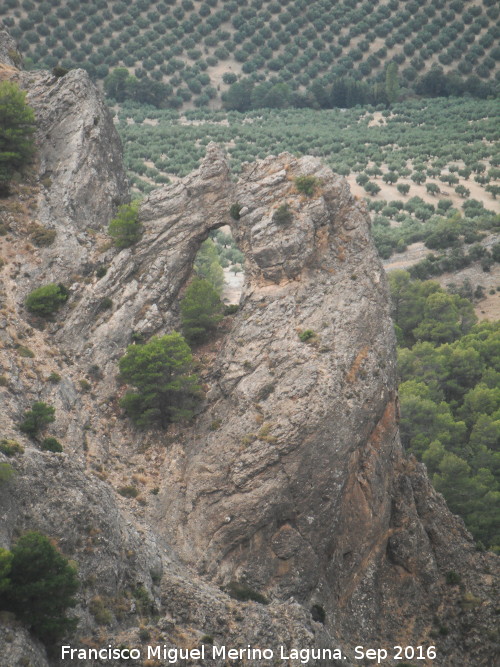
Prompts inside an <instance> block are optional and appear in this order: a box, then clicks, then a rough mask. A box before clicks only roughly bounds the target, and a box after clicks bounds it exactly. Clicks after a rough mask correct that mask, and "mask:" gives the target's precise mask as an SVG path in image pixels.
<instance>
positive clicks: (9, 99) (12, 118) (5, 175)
mask: <svg viewBox="0 0 500 667" xmlns="http://www.w3.org/2000/svg"><path fill="white" fill-rule="evenodd" d="M25 98H26V93H24V92H23V91H21V90H19V88H18V87H17V86H16V84H15V83H11V82H10V81H2V82H1V83H0V191H3V192H4V193H5V192H8V184H9V181H10V179H11V178H12V175H13V172H14V171H15V170H17V169H21V168H22V167H23V166H24V165H25V164H26V163H27V162H28V161H29V160H30V158H31V157H32V155H33V153H34V150H35V148H34V142H33V133H34V131H35V114H34V112H33V109H32V108H31V107H29V106H28V105H27V104H26V100H25Z"/></svg>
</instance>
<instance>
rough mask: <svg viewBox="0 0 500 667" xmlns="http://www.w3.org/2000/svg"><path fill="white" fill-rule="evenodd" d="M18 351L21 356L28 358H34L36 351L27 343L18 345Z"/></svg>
mask: <svg viewBox="0 0 500 667" xmlns="http://www.w3.org/2000/svg"><path fill="white" fill-rule="evenodd" d="M16 352H17V354H18V355H19V356H20V357H25V358H26V359H34V357H35V353H34V352H33V351H32V350H30V349H29V347H26V345H16Z"/></svg>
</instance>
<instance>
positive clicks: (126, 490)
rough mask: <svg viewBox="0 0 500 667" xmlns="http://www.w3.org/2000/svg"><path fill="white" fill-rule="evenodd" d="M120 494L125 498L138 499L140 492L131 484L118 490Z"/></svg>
mask: <svg viewBox="0 0 500 667" xmlns="http://www.w3.org/2000/svg"><path fill="white" fill-rule="evenodd" d="M118 493H119V494H120V495H121V496H123V497H124V498H137V496H138V495H139V490H138V489H137V487H136V486H134V485H133V484H129V485H127V486H120V487H119V488H118Z"/></svg>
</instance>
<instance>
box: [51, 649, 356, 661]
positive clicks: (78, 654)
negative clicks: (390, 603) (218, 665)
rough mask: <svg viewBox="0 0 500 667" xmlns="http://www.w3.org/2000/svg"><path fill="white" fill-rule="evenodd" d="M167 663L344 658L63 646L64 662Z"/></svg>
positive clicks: (314, 653) (295, 652) (330, 653)
mask: <svg viewBox="0 0 500 667" xmlns="http://www.w3.org/2000/svg"><path fill="white" fill-rule="evenodd" d="M141 658H146V659H148V660H152V659H154V658H156V659H157V660H164V661H165V663H166V664H170V665H175V664H176V663H177V662H178V661H179V660H204V659H212V660H215V659H217V658H219V659H222V660H226V659H229V660H243V659H247V660H274V659H280V660H300V661H301V663H302V664H307V663H308V662H309V661H310V660H313V659H314V660H318V659H321V660H342V659H344V655H343V653H342V651H341V650H340V649H339V648H333V649H329V648H321V649H320V648H302V649H301V648H287V647H286V646H279V648H278V650H276V651H275V650H273V649H270V648H264V649H261V648H253V647H252V646H250V644H248V645H247V646H246V647H245V648H229V647H227V646H206V645H202V646H201V647H200V648H195V649H182V648H172V647H169V646H168V645H167V644H163V645H156V646H146V647H144V648H125V647H119V648H118V647H113V646H112V645H111V644H109V645H108V646H107V647H105V648H101V649H94V648H74V647H72V646H70V645H65V646H61V659H63V660H98V659H99V660H117V659H118V660H123V661H127V660H140V659H141Z"/></svg>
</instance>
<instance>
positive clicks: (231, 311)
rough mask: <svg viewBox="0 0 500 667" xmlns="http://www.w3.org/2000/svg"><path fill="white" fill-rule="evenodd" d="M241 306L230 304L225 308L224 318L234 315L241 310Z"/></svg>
mask: <svg viewBox="0 0 500 667" xmlns="http://www.w3.org/2000/svg"><path fill="white" fill-rule="evenodd" d="M239 308H240V307H239V305H238V304H237V303H230V304H228V305H227V306H225V307H224V316H227V315H234V314H235V313H237V312H238V310H239Z"/></svg>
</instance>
